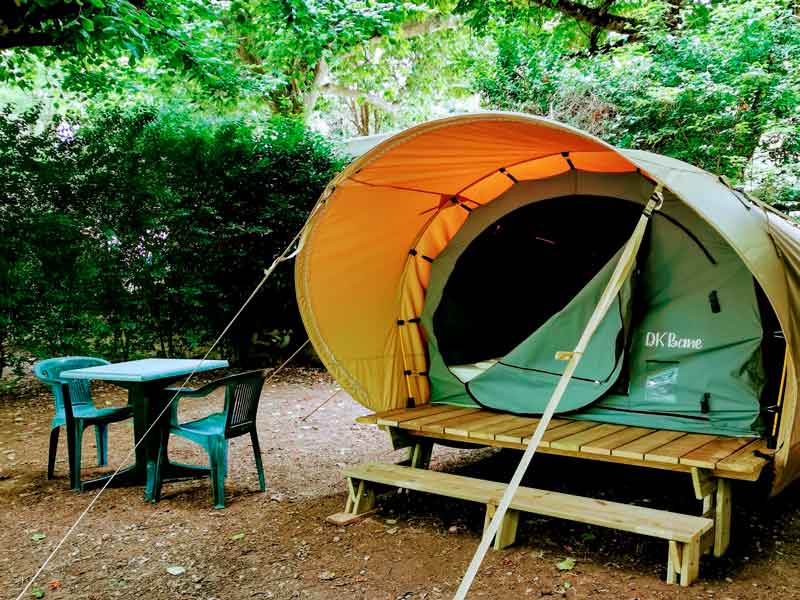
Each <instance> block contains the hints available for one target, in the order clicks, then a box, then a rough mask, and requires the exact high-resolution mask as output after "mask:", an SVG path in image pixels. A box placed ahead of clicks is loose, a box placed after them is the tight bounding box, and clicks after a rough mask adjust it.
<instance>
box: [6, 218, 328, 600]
mask: <svg viewBox="0 0 800 600" xmlns="http://www.w3.org/2000/svg"><path fill="white" fill-rule="evenodd" d="M313 214H314V211H313V210H312V212H311V215H313ZM311 215H309V220H310V219H311ZM307 225H308V220H306V222H305V224H304V225H303V227H301V228H300V231H298V232H297V234H296V235H295V236H294V238H292V241H291V242H289V245H288V246H286V249H285V250H284V251H283V252H281V254H280V255H279V256H278V257H277V258H276V259H275V260H274V261H273V262H272V264H271V265H270V266H269V268H268V269H266V270H265V271H264V277H262V278H261V281H259V282H258V285H256V287H255V289H254V290H253V291H252V293H251V294H250V295H249V296H248V297H247V300H245V301H244V304H242V306H241V308H239V310H238V311H236V314H235V315H233V318H232V319H231V320H230V322H229V323H228V324H227V325H226V326H225V329H223V330H222V333H220V334H219V335H218V336H217V339H216V340H214V343H213V344H211V347H210V348H209V349H208V350H207V351H206V353H205V354H204V355H203V358H201V359H200V361H199V362H198V363H197V364H196V365H195V366H194V368H193V369H192V372H191V373H189V375H188V376H187V377H186V379H185V380H184V382H183V383H182V384H181V386H180V387H186V385H187V384H188V383H189V381H191V379H192V377H194V375H195V373H196V372H197V369H198V367H199V366H200V365H202V364H203V362H205V360H206V359H207V358H208V356H209V354H211V352H212V351H213V350H214V348H216V347H217V345H218V344H219V342H220V341H221V340H222V338H223V337H224V336H225V334H226V333H228V330H229V329H230V328H231V326H232V325H233V324H234V322H236V319H238V318H239V315H241V314H242V312H243V311H244V309H245V308H246V307H247V305H248V304H250V301H251V300H252V299H253V298H254V297H255V295H256V294H257V293H258V292H259V290H260V289H261V288H262V287H263V285H264V283H266V281H267V279H269V276H270V275H272V272H273V271H274V270H275V268H276V267H277V266H278V265H279V264H280V263H282V262H283V261H285V260H290V259H292V258H294V257H295V256H297V254H298V253H299V252H300V250H301V249H302V243H299V244H298V245H297V248H296V249H295V250H294V252H291V253H290V251H291V250H292V247H293V246H294V245H295V243H296V242H298V240H300V237H301V235H302V234H303V232H304V231H305V228H306V226H307ZM306 344H308V340H306V341H305V342H304V343H303V345H302V346H300V348H298V349H297V350H296V351H295V352H294V354H292V355H291V356H290V357H289V358H288V359H287V360H286V361H284V362H283V364H282V365H280V366H279V367H278V368H277V369H275V370H274V371H272V373H270V376H269V378H268V379H267V380H266V381H270V380H271V379H272V378H274V377H275V375H277V373H278V371H280V370H281V369H283V367H285V366H286V364H287V363H288V362H289V361H290V360H292V359H293V358H294V357H295V356H296V355H297V353H298V352H300V350H302V349H303V347H304V346H305V345H306ZM266 381H265V383H266ZM179 393H180V392H179V391H176V392H175V394H174V395H173V396H172V398H170V400H169V402H167V403H166V405H165V406H164V408H163V409H162V410H161V412H160V413H158V416H157V417H156V418H155V419H154V420H153V423H152V424H151V425H150V427H148V428H147V430H146V431H145V432H144V434H143V435H142V437H141V438H139V441H138V442H136V443H135V444H134V445H133V448H131V450H130V451H129V452H128V454H127V455H126V456H125V458H123V459H122V462H120V464H119V466H118V467H117V468H116V469H115V470H114V472H113V473H112V474H111V476H110V477H109V478H108V480H107V481H106V482H105V483H104V484H103V487H101V488H100V489H99V490H98V491H97V494H95V495H94V497H93V498H92V500H91V501H90V502H89V504H88V505H87V506H86V508H85V509H84V510H83V512H82V513H81V514H80V515H79V516H78V518H77V519H76V520H75V522H74V523H73V524H72V526H71V527H70V528H69V529H68V530H67V533H65V534H64V537H62V538H61V540H60V541H59V542H58V544H56V547H55V548H53V551H52V552H50V555H49V556H48V557H47V558H46V559H45V561H44V562H43V563H42V566H41V567H39V569H38V570H37V571H36V573H35V574H34V575H33V577H31V578H30V579H29V580H28V583H27V584H26V585H25V587H24V588H22V591H21V592H20V593H19V595H18V596H17V598H16V600H22V597H23V596H24V595H25V592H27V591H28V589H30V587H31V585H33V582H34V581H36V579H37V578H38V577H39V575H41V574H42V572H43V571H44V570H45V568H46V567H47V565H48V564H49V563H50V561H51V560H52V559H53V557H54V556H55V555H56V554H57V553H58V551H59V550H60V549H61V546H63V545H64V542H66V541H67V538H69V536H70V535H72V532H73V531H75V529H76V528H77V527H78V525H79V524H80V522H81V521H82V520H83V518H84V517H85V516H86V515H87V514H89V511H90V510H92V507H93V506H94V505H95V504H96V503H97V501H98V500H99V499H100V496H101V495H102V493H103V492H105V491H106V488H108V486H109V484H110V483H111V481H112V480H113V479H114V477H116V476H117V475H118V474H119V472H120V471H121V470H122V469H123V467H124V466H125V465H126V464H127V463H128V461H129V460H130V459H131V457H132V456H133V453H134V452H136V449H137V448H138V447H139V445H140V444H141V443H142V442H143V441H144V439H145V438H146V437H147V435H148V434H149V433H150V431H151V430H152V429H153V427H155V426H156V424H157V423H158V422H159V421H160V420H161V417H162V416H163V415H164V413H166V412H167V410H169V408H170V406H171V405H172V403H173V401H174V400H175V398H176V397H177V396H178V394H179Z"/></svg>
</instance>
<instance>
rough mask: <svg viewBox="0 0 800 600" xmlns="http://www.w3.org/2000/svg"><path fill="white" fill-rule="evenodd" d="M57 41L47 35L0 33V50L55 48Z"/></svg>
mask: <svg viewBox="0 0 800 600" xmlns="http://www.w3.org/2000/svg"><path fill="white" fill-rule="evenodd" d="M58 43H59V39H58V38H56V37H54V36H52V35H50V34H49V33H0V50H8V49H9V48H33V47H42V46H56V45H58Z"/></svg>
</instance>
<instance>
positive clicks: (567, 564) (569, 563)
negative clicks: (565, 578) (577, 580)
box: [556, 558, 575, 571]
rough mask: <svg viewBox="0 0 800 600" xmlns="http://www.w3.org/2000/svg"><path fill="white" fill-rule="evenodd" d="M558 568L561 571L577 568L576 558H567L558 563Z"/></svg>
mask: <svg viewBox="0 0 800 600" xmlns="http://www.w3.org/2000/svg"><path fill="white" fill-rule="evenodd" d="M556 568H557V569H558V570H559V571H571V570H572V569H574V568H575V559H574V558H565V559H564V560H562V561H561V562H560V563H558V564H556Z"/></svg>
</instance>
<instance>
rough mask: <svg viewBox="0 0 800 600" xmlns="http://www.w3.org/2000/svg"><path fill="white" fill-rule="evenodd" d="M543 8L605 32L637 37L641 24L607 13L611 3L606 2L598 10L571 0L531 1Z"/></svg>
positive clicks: (628, 18)
mask: <svg viewBox="0 0 800 600" xmlns="http://www.w3.org/2000/svg"><path fill="white" fill-rule="evenodd" d="M532 1H533V3H534V4H538V5H539V6H541V7H543V8H550V9H552V10H555V11H558V12H560V13H561V14H564V15H566V16H568V17H572V18H573V19H577V20H578V21H583V22H584V23H588V24H589V25H592V26H593V27H600V28H601V29H605V30H607V31H614V32H616V33H623V34H627V35H638V34H639V30H640V28H641V26H642V23H641V22H640V21H638V20H636V19H632V18H630V17H624V16H622V15H614V14H611V13H609V12H608V8H610V6H611V4H612V3H609V2H606V3H604V4H603V5H602V6H600V7H599V8H593V7H591V6H586V5H585V4H579V3H577V2H573V1H572V0H532Z"/></svg>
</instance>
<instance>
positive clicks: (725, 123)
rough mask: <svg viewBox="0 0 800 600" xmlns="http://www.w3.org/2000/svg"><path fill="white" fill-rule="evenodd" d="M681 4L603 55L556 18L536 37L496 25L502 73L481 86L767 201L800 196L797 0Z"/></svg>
mask: <svg viewBox="0 0 800 600" xmlns="http://www.w3.org/2000/svg"><path fill="white" fill-rule="evenodd" d="M557 4H560V3H556V5H557ZM611 7H613V4H612V5H611ZM675 10H676V7H675V6H674V5H672V4H661V5H660V9H659V11H656V10H653V9H651V10H650V12H648V13H647V16H646V17H640V18H646V19H648V22H649V23H650V24H649V25H648V26H647V27H646V28H643V29H642V30H641V33H639V34H637V35H636V36H635V37H634V39H630V38H629V39H627V40H626V43H625V44H621V45H615V46H614V47H612V48H609V49H608V50H607V51H606V52H602V53H591V52H586V50H587V49H591V40H590V39H588V38H586V40H584V41H583V43H580V42H579V41H578V40H576V38H574V37H572V36H571V35H570V34H569V33H568V31H569V30H567V31H561V32H560V33H559V35H556V32H557V31H558V29H559V27H560V25H556V26H555V28H554V29H550V30H548V31H544V30H543V29H541V28H540V29H535V28H534V31H533V34H532V35H531V32H525V31H524V30H523V27H524V26H525V24H521V23H519V22H513V23H511V25H512V26H510V27H506V28H504V29H502V30H501V28H500V27H499V26H496V25H495V27H494V28H493V29H492V30H491V32H492V34H493V35H495V36H496V39H497V41H498V45H499V51H498V55H497V61H496V63H495V69H494V70H492V71H490V72H488V73H485V74H483V75H482V76H481V77H480V79H479V81H478V87H479V89H480V91H481V93H482V95H483V97H484V98H485V99H486V101H487V103H488V104H489V105H490V106H494V107H497V108H503V109H510V110H522V111H525V112H532V113H535V114H544V115H547V116H550V117H552V118H555V119H558V120H562V121H567V122H570V123H573V124H575V125H577V126H578V127H581V128H583V129H585V130H588V131H591V132H593V133H596V134H598V135H600V136H602V137H604V138H605V139H607V140H608V141H610V142H612V143H615V144H618V145H620V146H623V147H636V148H643V149H649V150H653V151H655V152H659V153H663V154H667V155H669V156H674V157H676V158H680V159H683V160H686V161H687V162H690V163H693V164H697V165H699V166H701V167H704V168H706V169H708V170H709V171H712V172H715V173H720V174H723V175H726V176H727V177H729V178H730V179H732V180H734V181H737V182H743V183H745V184H746V185H748V186H749V187H751V188H763V192H764V193H766V194H767V195H766V196H765V198H766V199H767V200H769V199H771V198H775V197H776V196H777V197H780V198H784V200H783V202H786V199H787V198H792V197H794V198H797V196H798V193H797V188H798V184H797V181H798V180H797V177H798V176H800V166H798V165H800V114H798V113H797V110H796V107H797V106H798V105H800V75H798V74H799V73H800V22H799V21H798V17H797V15H796V14H795V12H794V7H793V3H791V2H789V1H784V2H767V1H765V0H757V1H748V2H744V1H736V2H727V3H718V4H709V5H706V4H694V3H692V4H688V3H687V4H686V6H684V7H679V9H678V10H677V13H676V12H675ZM635 12H638V13H639V14H641V11H635ZM560 22H561V21H559V23H560ZM573 25H574V26H577V24H576V23H573ZM777 180H782V181H783V184H782V186H783V187H782V188H781V186H778V188H781V189H782V190H783V191H780V189H778V188H776V187H775V185H776V182H777ZM765 186H769V189H767V187H765ZM792 190H794V191H792Z"/></svg>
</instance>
